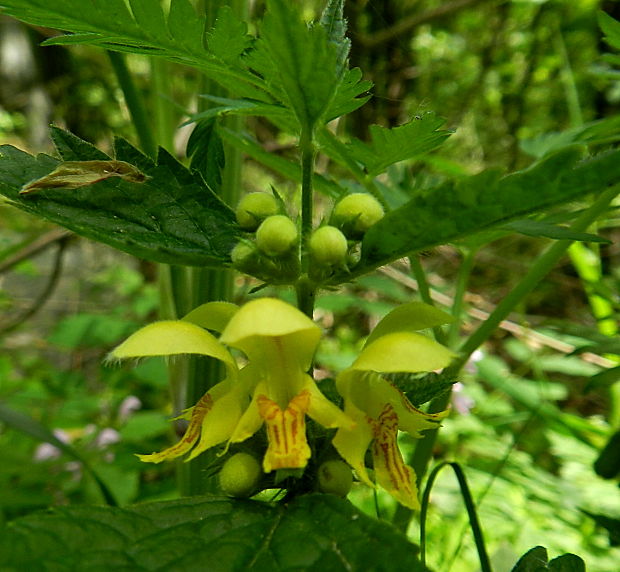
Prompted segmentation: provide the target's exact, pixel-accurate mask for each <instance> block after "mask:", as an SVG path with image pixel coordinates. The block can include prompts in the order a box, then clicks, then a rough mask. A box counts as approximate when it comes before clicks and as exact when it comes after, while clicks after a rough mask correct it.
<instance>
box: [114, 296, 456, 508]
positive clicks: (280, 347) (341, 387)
mask: <svg viewBox="0 0 620 572" xmlns="http://www.w3.org/2000/svg"><path fill="white" fill-rule="evenodd" d="M445 321H446V315H445V314H444V313H443V312H440V311H439V310H435V309H434V308H430V307H429V306H425V305H424V304H419V303H412V304H406V305H404V306H401V307H400V308H398V309H397V310H395V311H393V312H392V313H391V314H388V316H386V318H384V319H383V320H382V321H381V322H380V323H379V324H378V326H377V328H376V329H375V330H374V332H373V334H372V335H371V336H370V337H369V339H368V341H367V344H366V346H365V347H364V349H363V351H362V352H361V354H360V355H359V357H358V359H357V360H356V361H355V362H354V363H353V365H352V366H351V367H349V368H347V369H346V370H345V371H343V372H341V373H340V374H339V375H338V378H337V380H336V385H337V388H338V391H339V392H340V394H341V395H342V397H343V398H344V411H342V410H341V409H340V408H339V407H337V406H336V405H335V404H334V403H333V402H332V401H330V400H329V399H327V398H326V397H325V396H324V395H323V394H322V393H321V391H320V390H319V388H318V386H317V384H316V383H315V381H314V380H313V379H312V377H311V376H310V375H309V374H308V371H309V369H310V367H311V363H312V357H313V355H314V352H315V350H316V347H317V345H318V343H319V340H320V337H321V330H320V328H319V327H318V326H317V325H316V324H315V323H314V322H313V321H312V320H310V319H309V318H308V317H307V316H305V315H304V314H303V313H302V312H300V311H299V310H298V309H297V308H295V307H293V306H290V305H289V304H286V303H285V302H282V301H281V300H277V299H274V298H261V299H257V300H253V301H251V302H248V303H246V304H245V305H243V306H241V307H237V306H235V305H233V304H228V303H223V302H212V303H209V304H205V305H203V306H200V307H199V308H197V309H196V310H194V311H192V312H191V313H190V314H188V315H187V316H185V317H184V318H183V319H182V320H169V321H160V322H156V323H153V324H150V325H148V326H146V327H144V328H142V329H141V330H139V331H137V332H136V333H135V334H133V335H132V336H130V337H129V338H128V339H127V340H126V341H125V342H123V343H122V344H121V345H119V346H118V347H117V348H115V349H114V350H113V351H112V353H111V356H110V357H111V358H113V359H125V358H138V357H147V356H156V355H165V356H171V355H178V354H200V355H205V356H210V357H212V358H215V359H217V360H220V361H221V362H222V363H223V364H224V365H225V367H226V377H225V379H224V380H223V381H221V382H219V383H217V384H216V385H214V386H213V387H212V388H211V389H210V390H209V391H207V393H205V394H204V395H203V396H202V397H201V398H200V400H199V401H198V403H196V404H195V405H194V406H193V407H191V408H189V409H187V410H185V411H184V412H183V414H182V415H181V418H184V419H187V420H188V427H187V430H186V432H185V434H184V435H183V437H182V438H181V440H180V441H179V442H178V443H176V444H175V445H173V446H171V447H169V448H167V449H165V450H163V451H161V452H158V453H152V454H149V455H139V457H140V459H141V460H142V461H146V462H153V463H159V462H161V461H164V460H171V459H174V458H177V457H180V456H183V455H186V454H187V460H191V459H193V458H194V457H196V456H197V455H199V454H200V453H202V452H203V451H205V450H207V449H209V448H211V447H214V446H216V445H220V444H223V443H226V446H228V445H229V444H231V443H239V442H242V441H245V440H246V439H248V438H249V437H251V436H252V435H254V434H255V433H256V432H257V431H258V430H259V429H260V428H261V427H262V426H263V425H264V426H265V430H266V434H267V441H268V446H267V450H266V452H265V454H264V457H263V461H262V468H263V470H264V471H265V472H266V473H268V472H271V471H273V470H277V469H302V468H304V467H305V466H306V465H307V463H308V459H309V458H310V456H311V449H310V446H309V444H308V441H307V438H306V416H308V417H310V418H311V419H313V420H314V421H316V422H317V423H319V424H320V425H323V426H324V427H326V428H330V429H331V428H333V429H337V431H336V434H335V437H334V439H333V445H334V447H335V448H336V450H337V451H338V453H339V454H340V455H341V456H342V458H343V459H344V460H345V461H346V462H347V463H349V465H351V466H352V467H353V468H354V469H355V470H356V472H357V475H358V477H359V478H360V480H362V481H364V482H366V483H368V484H369V485H371V486H374V484H373V482H372V480H371V478H370V476H369V474H368V471H367V469H366V466H365V463H364V457H365V454H366V451H367V450H368V449H369V448H370V449H371V451H372V458H373V467H374V472H375V478H376V481H377V483H378V484H379V485H381V486H382V487H383V488H385V489H386V490H387V491H388V492H389V493H390V494H392V495H393V496H394V497H395V498H396V499H397V500H398V501H399V502H401V503H402V504H404V505H406V506H409V507H411V508H417V506H418V500H417V491H416V486H415V475H414V474H413V470H412V469H411V468H410V467H408V466H407V465H405V463H404V461H403V459H402V455H401V453H400V451H399V449H398V445H397V441H396V438H397V433H398V430H399V429H400V430H403V431H407V432H409V433H410V434H411V435H413V436H414V437H419V436H420V431H423V430H425V429H429V428H432V427H436V426H437V423H438V422H439V420H440V419H441V417H442V414H439V415H430V414H426V413H423V412H422V411H419V410H418V409H416V408H415V407H413V406H412V405H411V403H409V401H408V400H407V398H406V397H405V396H404V394H403V393H402V392H400V391H399V390H398V389H397V388H396V387H395V386H393V385H392V384H391V383H389V382H388V381H387V380H386V379H384V378H383V377H381V375H380V374H381V373H389V372H421V371H429V370H433V369H438V368H441V367H444V366H445V365H447V363H448V362H449V361H450V359H451V358H452V354H451V352H450V351H449V350H447V349H446V348H444V347H443V346H441V345H440V344H438V343H436V342H434V341H433V340H431V339H429V338H426V337H425V336H422V335H420V334H418V333H416V332H415V331H413V330H417V329H422V328H427V327H432V326H435V325H438V324H440V323H444V322H445ZM209 330H211V331H216V332H220V336H219V339H218V338H216V337H215V336H214V335H213V334H212V333H210V331H209ZM228 348H235V349H237V350H241V351H242V352H243V353H244V354H245V356H246V358H247V363H246V364H245V365H244V366H243V367H241V368H240V367H239V366H238V364H237V361H236V360H235V358H234V357H233V356H232V354H231V353H230V351H229V350H228Z"/></svg>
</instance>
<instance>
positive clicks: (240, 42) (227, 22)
mask: <svg viewBox="0 0 620 572" xmlns="http://www.w3.org/2000/svg"><path fill="white" fill-rule="evenodd" d="M251 42H252V37H251V36H250V35H249V34H248V26H247V24H246V23H245V22H243V21H241V20H239V19H238V18H237V17H236V15H235V13H234V12H233V11H232V10H231V8H230V7H229V6H222V7H221V8H220V9H219V11H218V13H217V18H216V20H215V25H214V26H213V28H212V29H211V30H210V31H209V32H208V33H207V45H208V48H209V51H210V52H211V53H212V54H213V55H214V56H216V57H218V58H220V59H221V60H222V61H224V62H227V63H229V64H235V65H236V64H238V62H239V58H240V56H241V54H242V53H243V52H245V51H246V50H247V49H248V48H249V46H250V44H251Z"/></svg>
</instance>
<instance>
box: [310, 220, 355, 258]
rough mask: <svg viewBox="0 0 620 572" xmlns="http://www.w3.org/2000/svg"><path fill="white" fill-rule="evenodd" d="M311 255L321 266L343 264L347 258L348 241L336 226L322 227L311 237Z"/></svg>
mask: <svg viewBox="0 0 620 572" xmlns="http://www.w3.org/2000/svg"><path fill="white" fill-rule="evenodd" d="M309 246H310V255H311V256H312V259H313V260H314V261H315V262H316V263H317V264H319V265H321V266H335V265H337V264H342V263H343V262H344V261H345V258H346V256H347V251H348V250H349V245H348V243H347V239H346V237H345V236H344V234H342V232H340V231H339V230H338V229H337V228H336V227H335V226H321V227H319V228H317V229H316V230H315V231H314V232H313V233H312V236H311V237H310V242H309Z"/></svg>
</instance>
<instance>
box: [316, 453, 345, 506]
mask: <svg viewBox="0 0 620 572" xmlns="http://www.w3.org/2000/svg"><path fill="white" fill-rule="evenodd" d="M317 477H318V485H319V490H320V491H321V492H323V493H330V494H332V495H338V496H339V497H346V496H347V495H348V494H349V491H350V490H351V485H352V484H353V473H352V472H351V467H349V465H347V464H346V463H345V462H344V461H341V460H340V459H332V460H330V461H325V462H324V463H323V464H322V465H321V466H320V467H319V470H318V472H317Z"/></svg>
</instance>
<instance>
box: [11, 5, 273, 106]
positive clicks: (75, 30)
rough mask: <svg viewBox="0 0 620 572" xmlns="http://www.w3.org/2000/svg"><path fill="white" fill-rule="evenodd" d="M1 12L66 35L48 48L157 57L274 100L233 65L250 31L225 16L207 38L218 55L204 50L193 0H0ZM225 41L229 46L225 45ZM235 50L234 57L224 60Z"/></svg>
mask: <svg viewBox="0 0 620 572" xmlns="http://www.w3.org/2000/svg"><path fill="white" fill-rule="evenodd" d="M0 10H2V11H4V12H5V13H6V14H8V15H9V16H13V17H14V18H16V19H18V20H22V21H24V22H27V23H29V24H35V25H38V26H45V27H48V28H56V29H58V30H63V31H64V32H67V34H65V35H60V36H56V37H54V38H50V39H49V40H46V41H45V42H44V43H43V44H44V45H71V44H91V45H95V46H100V47H103V48H106V49H109V50H113V51H120V52H131V53H139V54H145V55H151V56H158V57H162V58H165V59H168V60H172V61H174V62H178V63H182V64H185V65H188V66H192V67H195V68H198V69H200V70H201V71H203V72H204V73H205V74H206V75H208V76H209V77H211V78H212V79H214V80H215V81H217V82H218V83H220V84H221V85H223V86H224V87H226V88H228V89H230V90H232V91H233V92H234V93H236V94H238V95H241V96H244V97H252V98H254V99H258V100H263V101H269V100H270V99H271V97H270V96H269V94H268V92H267V91H266V90H265V82H264V80H263V79H262V78H261V77H259V76H257V75H256V74H253V73H251V72H250V71H249V70H247V69H245V68H243V67H240V66H236V65H234V60H235V58H237V57H239V55H240V52H239V50H240V49H241V48H242V47H245V46H246V45H247V43H248V39H247V33H246V31H245V29H244V28H243V27H241V26H235V25H234V24H233V23H231V19H230V18H228V17H227V15H226V12H222V13H221V17H220V18H219V20H218V22H217V23H216V26H215V28H214V30H212V31H211V32H210V34H209V36H208V38H209V39H210V42H211V47H212V48H213V53H211V52H209V51H207V50H206V49H205V46H204V33H205V29H204V28H205V17H204V16H200V15H198V13H197V12H196V10H195V9H194V7H193V6H192V4H191V3H190V1H189V0H171V2H170V9H169V10H168V11H167V13H165V12H164V11H163V9H162V7H161V3H160V2H154V1H152V0H128V1H127V2H125V1H124V0H89V2H88V6H85V5H84V2H83V0H62V2H47V1H45V0H0ZM224 37H226V42H225V43H224V41H223V40H224ZM232 48H234V50H233V51H232V52H231V54H234V57H233V55H229V56H225V55H224V53H225V52H226V50H227V49H228V50H230V49H232Z"/></svg>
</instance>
